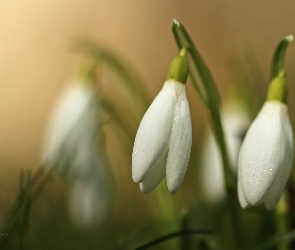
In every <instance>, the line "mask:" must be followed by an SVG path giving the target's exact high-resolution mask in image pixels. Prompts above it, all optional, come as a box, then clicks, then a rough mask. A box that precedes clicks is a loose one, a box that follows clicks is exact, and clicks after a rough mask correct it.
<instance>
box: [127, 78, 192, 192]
mask: <svg viewBox="0 0 295 250" xmlns="http://www.w3.org/2000/svg"><path fill="white" fill-rule="evenodd" d="M191 144H192V127H191V117H190V111H189V105H188V101H187V97H186V92H185V85H184V84H183V83H180V82H178V81H175V80H167V81H166V82H165V84H164V86H163V88H162V90H161V91H160V93H159V94H158V96H157V97H156V98H155V100H154V101H153V103H152V104H151V106H150V107H149V109H148V110H147V112H146V114H145V115H144V117H143V119H142V121H141V123H140V126H139V129H138V132H137V135H136V138H135V142H134V148H133V153H132V178H133V180H134V182H136V183H140V189H141V191H142V192H145V193H146V192H150V191H152V190H153V189H154V188H156V187H157V186H158V185H159V183H160V182H161V180H162V179H163V178H164V177H165V174H166V179H167V185H168V189H169V192H170V193H171V194H173V193H175V192H176V191H177V189H178V188H179V186H180V185H181V183H182V181H183V178H184V175H185V172H186V169H187V165H188V161H189V156H190V151H191Z"/></svg>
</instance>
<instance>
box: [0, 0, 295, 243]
mask: <svg viewBox="0 0 295 250" xmlns="http://www.w3.org/2000/svg"><path fill="white" fill-rule="evenodd" d="M294 13H295V2H294V1H292V0H280V1H278V0H260V1H254V0H248V1H235V0H222V1H217V0H183V1H180V0H149V1H147V0H140V1H139V0H124V1H121V0H108V1H102V0H83V1H82V0H64V1H57V0H53V1H38V0H25V1H18V0H2V1H0V138H1V139H0V197H1V200H0V202H1V203H0V226H1V224H4V221H5V218H6V214H7V211H8V210H9V207H10V206H11V204H12V203H13V201H14V199H15V196H16V194H17V192H18V181H19V173H20V170H21V169H22V168H31V169H35V168H37V167H38V165H39V163H40V155H41V152H42V147H43V138H44V131H45V128H46V124H47V122H48V116H49V113H50V111H51V108H52V105H53V103H54V101H55V100H56V99H55V98H56V96H57V95H58V94H59V91H60V89H62V87H63V86H64V84H65V83H66V82H67V81H68V80H69V79H70V78H71V77H72V76H73V74H74V72H75V71H76V70H77V67H78V66H79V65H80V63H81V55H79V54H78V53H74V52H73V51H71V50H70V49H69V47H70V46H69V44H70V41H71V39H73V38H75V37H81V38H87V39H90V40H93V41H95V42H97V43H99V44H102V45H103V46H104V47H106V48H108V49H109V50H110V51H112V52H113V53H115V54H117V55H118V56H120V57H121V58H122V59H123V61H124V60H126V63H128V65H131V66H132V70H135V71H136V72H137V74H138V75H139V76H140V77H141V79H142V80H143V82H144V83H145V85H144V88H145V89H146V93H147V96H148V99H149V101H151V100H152V99H153V98H154V97H155V96H156V94H157V93H158V91H159V90H160V89H161V87H162V83H163V82H164V80H165V77H166V74H167V69H168V66H169V64H170V62H171V60H172V58H173V57H174V56H175V55H176V54H177V53H178V51H177V47H176V43H175V41H174V38H173V35H172V32H171V24H172V19H173V18H176V19H177V20H179V21H180V22H181V23H182V24H184V25H185V27H186V28H187V30H188V31H189V33H190V34H191V36H192V38H193V40H194V42H195V44H196V46H197V48H198V49H199V51H200V52H201V54H202V56H203V58H204V59H205V61H206V63H207V65H208V66H209V68H210V70H211V72H212V74H213V77H214V79H215V80H216V83H217V86H218V89H219V91H220V93H221V96H225V95H226V93H227V91H228V88H229V87H228V86H230V85H229V84H234V81H235V79H237V76H239V74H241V76H243V74H244V73H245V72H251V73H253V77H252V75H251V76H245V79H246V80H249V79H250V80H251V79H252V80H253V79H254V80H253V81H256V82H257V83H258V84H261V85H260V86H258V88H259V89H262V95H264V93H263V90H266V88H267V84H268V82H269V75H270V72H269V68H270V62H271V58H272V53H273V50H274V48H275V46H276V44H277V43H278V41H279V40H280V39H281V38H283V37H284V36H286V35H289V34H295V15H294ZM294 67H295V47H294V45H292V46H290V48H289V50H288V54H287V58H286V69H287V80H288V82H289V84H290V85H289V86H290V95H289V96H290V97H289V104H290V116H291V119H292V120H293V121H294V118H295V115H294V112H293V111H294V106H295V101H294V98H293V97H294V96H295V94H294V93H295V92H294V91H295V87H294V82H295V71H294ZM249 68H250V69H251V70H249ZM247 77H249V78H247ZM250 80H249V81H250ZM249 84H252V83H250V82H249ZM187 85H188V86H187V92H188V99H189V103H190V107H191V111H192V123H193V128H194V132H193V133H194V140H195V141H197V140H198V139H199V135H200V133H201V132H202V129H203V128H204V127H205V125H206V124H207V123H208V119H207V114H206V111H205V110H204V107H203V106H202V105H201V102H200V101H199V99H198V96H197V94H196V92H195V91H194V89H193V87H192V85H191V83H190V81H189V82H188V84H187ZM255 98H258V96H257V97H255V96H253V99H255ZM261 102H262V100H261ZM138 122H139V121H135V124H134V126H135V127H136V126H138ZM113 137H115V136H113V135H112V129H109V130H108V134H107V140H108V138H109V140H110V143H109V144H108V149H109V152H110V151H112V152H111V153H109V158H110V162H111V168H112V169H113V172H114V178H115V182H116V190H117V194H116V197H117V198H116V202H115V205H114V207H115V208H114V215H113V218H112V219H111V220H110V221H109V223H107V224H108V225H106V226H105V228H104V229H103V230H100V231H99V232H96V233H91V234H88V233H87V234H85V233H84V234H83V233H82V234H81V232H79V231H76V230H75V229H73V228H71V227H70V226H69V222H68V219H67V214H66V209H65V207H66V200H65V199H64V197H66V196H67V191H68V188H67V186H66V185H64V184H63V183H59V182H58V181H57V182H56V183H54V184H50V185H48V187H47V188H46V190H45V193H44V194H43V198H41V199H40V200H38V201H36V205H35V207H34V208H33V212H34V211H35V212H34V213H33V215H32V217H34V216H35V224H33V228H34V230H35V233H36V232H37V231H38V230H39V229H38V228H39V227H40V228H46V230H48V231H46V230H45V229H44V230H43V229H42V230H43V231H42V230H39V234H42V237H41V236H40V235H39V241H38V242H39V243H34V244H36V245H35V246H36V248H35V249H43V248H44V249H47V248H46V247H45V246H44V245H46V244H47V245H48V249H52V248H50V247H53V246H55V245H56V244H58V243H60V242H64V243H63V245H59V246H58V247H56V248H54V249H67V247H69V249H71V248H70V247H71V244H72V243H71V242H76V243H75V246H76V247H77V248H76V249H79V247H83V246H85V244H88V247H89V248H88V249H91V247H93V249H94V247H97V244H101V246H102V249H111V248H115V246H118V245H119V244H124V243H126V242H127V241H128V239H129V238H131V237H133V238H136V237H139V234H138V232H139V231H140V230H142V229H143V228H146V227H152V226H151V224H153V223H151V221H150V218H156V217H157V215H156V212H155V211H157V203H154V202H155V196H156V195H155V194H149V195H144V194H141V193H140V191H139V189H138V186H137V185H136V184H134V183H133V182H132V179H131V167H130V162H131V151H130V150H131V149H128V148H127V149H126V148H125V151H124V147H122V145H121V146H120V145H119V146H118V145H117V144H116V143H114V142H115V141H116V140H118V138H113ZM112 140H113V141H112ZM123 146H124V145H123ZM110 149H111V150H110ZM197 149H198V145H197V144H196V145H195V146H194V147H193V150H195V151H196V150H197ZM192 152H194V151H192ZM196 154H197V153H196ZM196 154H193V155H192V157H195V155H196ZM191 168H192V167H191V166H190V169H189V171H190V172H189V173H193V170H192V169H191ZM187 179H188V181H190V182H189V183H188V181H187V182H186V180H185V183H184V187H183V188H182V190H181V192H180V193H179V194H176V195H175V196H173V197H170V196H169V197H168V198H167V197H166V199H167V204H169V202H173V201H174V200H175V199H178V200H181V201H182V202H180V203H179V204H180V205H179V207H177V209H176V210H175V209H174V210H173V209H172V210H173V211H172V212H171V211H170V212H169V213H175V214H176V215H177V216H178V215H180V214H181V212H182V211H183V209H184V210H185V209H186V206H187V204H194V203H197V200H198V197H197V195H196V191H195V183H194V182H193V181H192V180H191V179H190V178H187ZM166 195H167V196H168V193H166ZM181 195H182V196H181ZM165 202H166V201H165ZM147 203H149V204H150V206H146V204H147ZM167 206H169V205H167ZM151 207H152V208H151ZM54 209H56V210H57V211H60V213H55V214H53V213H50V211H53V210H54ZM151 211H153V212H151ZM159 217H161V216H160V215H159ZM37 219H38V223H37V222H36V221H37ZM32 220H34V219H32ZM59 222H60V223H59ZM154 225H155V224H154ZM48 232H51V233H50V234H48ZM61 232H62V233H61ZM139 238H140V237H139ZM45 240H46V244H44V245H42V244H41V243H42V242H44V241H45ZM38 244H40V245H38ZM104 244H105V245H104ZM41 245H42V247H43V248H40V246H41ZM38 247H39V248H38ZM32 249H33V248H32ZM95 249H97V248H95Z"/></svg>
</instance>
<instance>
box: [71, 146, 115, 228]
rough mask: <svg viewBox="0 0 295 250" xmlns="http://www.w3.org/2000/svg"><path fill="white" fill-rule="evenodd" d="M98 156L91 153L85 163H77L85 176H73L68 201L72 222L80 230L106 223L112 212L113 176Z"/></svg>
mask: <svg viewBox="0 0 295 250" xmlns="http://www.w3.org/2000/svg"><path fill="white" fill-rule="evenodd" d="M93 150H94V149H93ZM97 157H98V156H97V155H96V154H93V153H89V154H88V157H85V161H84V162H82V161H79V162H75V163H76V164H82V165H81V166H80V167H84V168H85V170H87V172H84V174H83V175H75V176H74V185H73V189H72V193H71V196H70V204H69V213H70V217H71V219H72V222H73V223H74V225H75V226H77V227H79V228H81V229H89V228H93V227H101V226H103V225H104V224H105V223H106V222H107V220H108V219H109V217H110V215H111V211H112V209H111V208H112V204H113V188H112V179H111V175H110V173H109V171H108V170H109V169H108V168H107V166H106V165H105V162H103V160H102V159H99V158H97ZM80 160H81V159H80Z"/></svg>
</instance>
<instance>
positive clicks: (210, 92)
mask: <svg viewBox="0 0 295 250" xmlns="http://www.w3.org/2000/svg"><path fill="white" fill-rule="evenodd" d="M172 31H173V34H174V37H175V40H176V42H177V45H178V48H179V49H182V48H187V50H188V53H187V55H188V61H189V70H190V76H191V79H192V82H193V84H194V87H195V88H196V90H197V92H198V93H199V95H200V97H201V99H202V100H203V102H204V103H205V105H206V106H208V107H209V106H216V105H217V104H218V103H219V100H220V99H219V95H218V91H217V89H216V85H215V82H214V79H213V77H212V75H211V73H210V71H209V69H208V67H207V66H206V64H205V62H204V60H203V58H202V57H201V55H200V53H199V52H198V50H197V48H196V47H195V45H194V43H193V42H192V40H191V38H190V36H189V34H188V33H187V31H186V29H185V28H184V26H183V25H182V24H181V23H179V22H178V21H177V20H175V19H174V20H173V23H172Z"/></svg>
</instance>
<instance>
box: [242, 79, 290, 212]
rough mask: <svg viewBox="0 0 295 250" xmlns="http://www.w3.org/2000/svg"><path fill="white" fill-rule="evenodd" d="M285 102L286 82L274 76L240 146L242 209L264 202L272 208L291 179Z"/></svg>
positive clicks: (288, 121)
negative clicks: (264, 100)
mask: <svg viewBox="0 0 295 250" xmlns="http://www.w3.org/2000/svg"><path fill="white" fill-rule="evenodd" d="M286 101H287V84H286V81H285V79H284V77H280V76H279V77H276V78H274V79H273V80H272V82H271V84H270V88H269V92H268V97H267V101H266V102H265V103H264V105H263V107H262V109H261V110H260V112H259V114H258V115H257V117H256V119H255V120H254V121H253V123H252V125H251V127H250V128H249V130H248V132H247V134H246V137H245V140H244V142H243V144H242V147H241V151H240V155H239V166H238V167H239V173H238V196H239V200H240V204H241V206H242V207H243V208H245V207H248V206H256V205H259V204H261V203H262V202H263V203H264V205H265V207H266V208H267V209H268V210H272V209H274V207H275V206H276V204H277V203H278V201H279V199H280V197H281V195H282V193H283V190H284V187H285V184H286V182H287V180H288V178H289V176H290V172H291V168H292V164H293V159H294V139H293V132H292V126H291V123H290V120H289V115H288V108H287V106H286Z"/></svg>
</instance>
